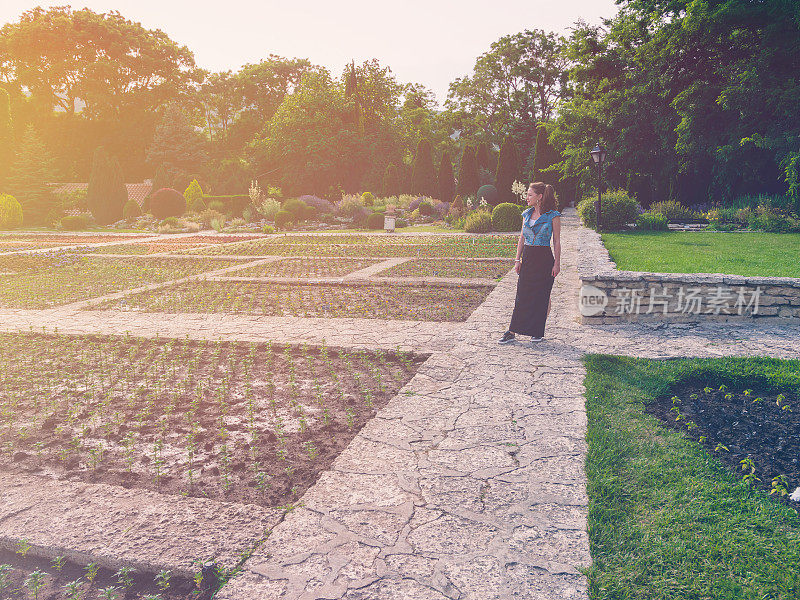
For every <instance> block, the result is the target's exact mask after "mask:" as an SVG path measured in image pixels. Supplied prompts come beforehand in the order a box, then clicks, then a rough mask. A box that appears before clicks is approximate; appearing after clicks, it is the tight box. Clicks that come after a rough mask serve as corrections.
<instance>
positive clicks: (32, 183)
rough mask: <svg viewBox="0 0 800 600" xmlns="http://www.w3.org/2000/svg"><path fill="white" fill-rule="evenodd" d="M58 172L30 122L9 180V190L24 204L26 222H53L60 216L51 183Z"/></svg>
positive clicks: (29, 223)
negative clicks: (49, 184)
mask: <svg viewBox="0 0 800 600" xmlns="http://www.w3.org/2000/svg"><path fill="white" fill-rule="evenodd" d="M55 173H56V171H55V168H54V167H53V158H52V157H51V156H50V153H49V152H48V151H47V148H46V147H45V145H44V142H42V140H41V138H39V136H38V135H37V133H36V130H35V129H34V128H33V125H28V127H27V129H26V130H25V134H24V135H23V136H22V143H21V144H20V149H19V153H18V154H17V157H16V160H15V161H14V163H13V165H12V167H11V173H10V174H9V176H8V179H7V182H6V187H7V188H8V192H9V193H10V194H11V195H12V196H14V197H15V198H16V199H17V201H19V203H20V205H21V206H22V214H23V219H24V221H23V224H24V225H25V226H28V225H49V224H50V222H51V221H53V220H55V219H57V218H58V217H59V216H60V211H59V207H58V199H57V198H56V197H55V195H54V194H53V192H52V191H51V189H50V187H49V186H48V183H52V182H53V180H54V179H55V176H56V175H55Z"/></svg>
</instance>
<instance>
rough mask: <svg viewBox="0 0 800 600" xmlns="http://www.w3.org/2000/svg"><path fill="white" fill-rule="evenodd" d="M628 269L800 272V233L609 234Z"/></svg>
mask: <svg viewBox="0 0 800 600" xmlns="http://www.w3.org/2000/svg"><path fill="white" fill-rule="evenodd" d="M603 243H604V244H605V246H606V248H607V249H608V252H609V254H610V255H611V260H613V261H614V262H615V263H617V268H619V269H620V270H623V271H650V272H654V273H726V274H730V275H745V276H758V275H760V276H765V277H800V261H798V257H799V256H800V233H763V232H758V231H756V232H747V233H726V232H705V231H700V232H688V231H663V232H630V233H604V234H603Z"/></svg>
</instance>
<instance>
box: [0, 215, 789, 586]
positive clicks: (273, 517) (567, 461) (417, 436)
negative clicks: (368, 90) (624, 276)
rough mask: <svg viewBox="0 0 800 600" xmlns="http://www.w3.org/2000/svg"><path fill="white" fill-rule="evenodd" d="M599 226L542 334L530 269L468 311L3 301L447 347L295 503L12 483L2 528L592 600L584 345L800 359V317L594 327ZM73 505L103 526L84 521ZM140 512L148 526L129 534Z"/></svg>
mask: <svg viewBox="0 0 800 600" xmlns="http://www.w3.org/2000/svg"><path fill="white" fill-rule="evenodd" d="M595 241H596V235H595V234H594V232H590V231H588V230H586V229H584V228H582V227H580V226H579V225H578V222H577V218H576V215H575V212H574V210H570V209H568V210H566V211H565V214H564V217H563V255H562V273H561V275H560V276H559V277H558V278H557V280H556V284H555V286H554V289H553V312H552V314H551V317H550V321H549V324H548V329H547V333H546V336H547V339H546V341H544V342H542V343H540V344H539V345H537V346H535V347H531V346H529V345H528V344H526V343H522V342H517V343H516V344H511V345H509V346H498V345H497V338H498V337H499V335H500V334H501V333H502V331H503V330H504V329H505V327H506V326H507V323H508V319H509V317H510V313H511V308H512V306H513V300H514V293H515V286H516V277H515V275H513V273H510V274H509V275H507V276H505V277H504V278H503V279H502V280H501V281H500V282H499V284H498V285H497V286H496V287H495V288H494V289H493V291H492V292H491V293H490V294H489V295H488V297H487V298H486V300H485V302H483V304H481V306H479V307H478V308H477V309H476V310H475V311H474V312H473V313H472V315H471V316H470V317H469V318H468V319H467V321H466V322H464V323H436V322H393V321H377V320H372V319H336V320H330V319H327V320H326V319H304V318H291V317H259V316H252V315H237V316H231V315H222V314H210V315H197V314H193V315H177V316H176V315H170V316H169V317H168V318H167V317H165V316H164V315H160V314H147V313H136V314H128V313H121V312H119V311H86V310H81V309H79V308H77V307H73V308H70V309H69V310H60V311H59V310H57V309H55V310H49V311H40V312H37V311H21V310H18V311H14V310H3V311H1V312H0V321H1V322H2V328H3V330H28V328H29V327H33V328H35V329H40V328H42V327H45V328H48V329H52V328H54V327H58V329H59V331H60V332H67V331H71V332H81V333H88V332H91V331H95V332H102V333H108V332H116V333H122V332H124V331H126V330H127V331H130V332H131V334H133V335H151V336H152V335H155V334H156V333H158V334H159V335H162V336H175V337H185V336H187V335H188V336H190V337H207V338H210V339H230V340H240V339H244V340H254V339H255V340H259V339H260V340H263V339H272V340H273V341H274V342H293V343H297V342H300V341H306V342H308V343H310V344H318V343H321V341H322V339H325V340H326V343H327V344H329V345H331V346H334V345H343V346H350V347H364V348H394V347H395V346H397V345H399V346H401V347H403V348H404V349H414V350H417V351H426V352H431V353H432V354H431V357H430V358H429V359H428V360H427V361H426V362H425V363H424V364H423V365H422V366H421V367H420V369H419V370H418V371H417V373H416V375H415V376H414V377H413V378H412V379H411V381H409V383H408V384H406V385H405V387H404V388H403V389H402V390H401V391H400V393H399V394H398V395H397V396H395V397H394V398H393V399H391V400H390V401H389V403H388V404H387V405H386V406H385V407H384V408H383V409H382V410H380V411H379V412H378V414H377V416H376V417H375V418H374V419H373V420H372V421H370V422H368V423H367V424H366V425H365V426H364V428H363V429H362V430H361V432H360V433H359V434H358V435H356V437H355V438H354V439H353V441H352V442H351V443H350V445H349V446H348V447H347V448H346V449H345V450H344V451H343V452H342V454H340V455H339V457H338V458H337V459H336V460H335V461H334V462H333V464H332V466H331V468H330V469H329V470H328V471H326V472H324V473H323V474H322V476H321V477H320V479H319V480H318V481H317V483H316V484H315V485H314V486H312V487H311V488H310V489H309V490H308V492H307V493H306V494H305V495H304V496H303V498H302V499H301V502H300V503H299V504H298V505H297V506H296V507H295V508H294V509H293V510H291V511H289V512H287V513H275V512H269V511H258V510H255V509H251V507H250V506H246V507H245V506H237V505H230V504H224V503H214V502H211V501H202V500H200V499H193V498H186V499H182V498H174V497H170V498H159V497H158V495H157V494H152V495H148V497H147V499H146V502H144V503H139V502H137V503H136V504H137V505H136V506H135V507H134V506H131V503H132V499H131V498H130V496H129V495H127V492H128V491H127V490H123V491H120V490H117V489H115V488H110V489H107V490H105V489H99V488H97V487H96V486H91V485H87V484H83V485H84V486H85V488H81V487H80V486H78V484H73V483H70V485H69V486H65V485H61V483H60V482H47V483H46V484H43V483H42V482H41V480H40V479H37V478H30V480H28V479H23V480H22V481H14V482H9V481H8V480H0V493H1V494H2V499H3V502H2V503H0V506H2V507H3V508H2V509H0V511H2V512H0V541H2V540H5V543H9V540H13V539H15V537H16V539H18V538H19V536H21V535H24V534H26V533H27V534H28V536H29V537H32V535H33V534H31V532H37V533H36V535H37V536H39V539H36V540H34V539H31V543H32V544H34V546H35V547H36V548H39V549H40V551H43V552H44V551H46V549H47V548H49V547H51V546H52V545H54V544H61V545H64V544H68V545H69V546H70V548H72V551H73V552H76V553H79V554H80V555H81V556H84V557H99V556H100V555H102V556H103V557H104V558H105V559H106V560H109V561H111V560H117V561H122V562H124V563H126V564H137V561H138V563H142V562H145V563H146V562H148V561H149V562H150V563H151V564H153V565H156V566H159V568H164V567H165V566H170V565H176V568H177V566H180V568H184V569H185V568H186V561H187V560H188V559H189V558H196V557H197V556H198V555H203V556H204V557H205V556H207V555H208V554H213V553H216V555H217V556H220V557H223V556H229V557H230V556H234V555H236V553H237V552H242V551H244V550H247V551H250V550H252V554H249V556H248V557H247V559H246V560H245V561H244V562H243V563H242V570H241V572H240V574H239V575H238V576H237V577H235V578H233V579H232V580H231V581H230V582H229V583H228V584H227V585H226V586H225V587H224V588H223V589H222V590H221V591H220V593H219V595H218V597H219V598H222V599H225V600H234V599H237V600H239V599H241V600H244V599H248V600H249V599H259V600H261V599H272V598H293V599H304V598H331V599H334V598H337V599H338V598H347V599H356V598H364V599H366V598H381V599H401V598H402V599H412V600H423V599H424V600H429V599H434V600H439V599H467V598H470V599H481V600H483V599H494V598H498V599H499V598H531V599H533V598H536V599H550V598H552V599H556V598H558V599H559V600H572V599H581V600H584V599H586V598H587V596H588V593H587V585H586V580H585V578H584V577H583V576H582V575H581V574H580V571H579V570H578V568H579V567H581V566H586V565H588V564H589V561H590V557H589V549H588V548H589V546H588V537H587V532H586V507H587V497H586V481H585V475H584V472H583V464H584V458H585V452H586V446H585V430H586V416H585V410H584V397H583V393H584V391H585V390H584V387H583V379H584V376H585V370H584V368H583V365H582V363H581V357H582V355H583V354H584V353H585V352H608V353H614V354H626V355H632V356H641V357H648V358H667V357H677V356H699V357H710V356H723V355H769V356H774V357H779V358H798V350H797V343H796V342H797V335H796V332H795V331H792V330H789V329H786V328H781V327H780V326H777V325H761V324H760V323H758V322H757V321H756V322H752V323H743V324H726V326H725V327H724V328H721V327H718V326H717V327H713V326H708V325H694V326H687V325H664V326H661V325H660V324H652V325H646V324H622V325H613V326H596V327H587V326H583V325H581V324H580V322H579V321H580V320H579V316H578V311H577V299H578V290H579V287H580V280H579V278H578V274H577V267H576V265H577V261H578V260H579V258H580V259H581V260H583V259H585V256H584V255H585V254H586V253H587V252H596V251H597V247H596V245H595ZM74 486H78V487H77V488H76V487H74ZM43 487H47V491H46V492H43V491H42V488H43ZM43 497H44V498H46V499H47V502H46V503H45V504H44V506H43V508H42V507H39V506H37V505H36V499H37V498H43ZM28 498H31V499H30V500H29V499H28ZM83 498H94V500H95V502H96V503H97V504H96V506H98V508H96V509H94V510H92V508H91V503H87V502H86V500H85V499H83ZM101 502H102V503H104V506H103V510H100V509H99V503H101ZM145 506H146V509H145V508H143V507H145ZM6 507H9V508H6ZM87 511H88V512H87ZM226 511H227V512H226ZM143 512H146V513H147V516H146V517H145V516H144V515H143ZM231 513H232V514H231ZM73 514H75V515H81V516H82V518H83V520H82V522H83V523H91V527H87V528H86V529H87V531H86V532H84V531H82V530H81V528H80V527H78V526H76V525H74V523H77V522H79V521H76V520H73V519H72V518H71V517H72V515H73ZM131 515H133V516H131ZM90 517H91V519H90ZM195 518H196V519H197V521H193V519H195ZM37 519H38V520H37ZM126 519H131V521H130V522H131V523H134V525H135V535H134V534H131V533H130V532H129V531H127V530H123V527H122V525H121V523H124V522H127V521H126ZM45 523H51V524H52V523H55V524H56V527H55V528H54V527H52V526H51V527H47V526H45ZM59 529H60V530H61V532H62V533H63V534H62V535H59V534H58V531H59ZM48 531H49V532H50V533H49V534H48V533H47V532H48ZM198 533H199V535H198ZM264 534H268V535H266V537H264ZM48 535H49V536H50V537H48ZM92 536H93V537H92ZM151 539H152V541H151ZM143 540H147V542H146V543H145V542H144V541H143ZM201 546H205V547H206V548H209V552H206V553H203V550H202V548H200V547H201ZM211 549H213V552H211V551H210V550H211ZM98 560H99V558H98ZM228 560H232V559H228ZM223 562H224V561H223Z"/></svg>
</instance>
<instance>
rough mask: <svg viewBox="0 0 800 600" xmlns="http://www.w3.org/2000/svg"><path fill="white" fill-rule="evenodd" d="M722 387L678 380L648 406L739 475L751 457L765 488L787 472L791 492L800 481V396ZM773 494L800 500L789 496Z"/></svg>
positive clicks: (760, 484)
mask: <svg viewBox="0 0 800 600" xmlns="http://www.w3.org/2000/svg"><path fill="white" fill-rule="evenodd" d="M722 388H723V389H719V388H718V387H715V388H713V389H712V388H710V387H707V386H705V385H704V384H703V383H702V382H701V383H698V382H686V383H683V384H681V385H678V386H676V387H675V388H674V389H673V390H672V391H671V394H670V395H665V396H662V397H659V398H657V399H656V400H655V401H654V402H653V403H651V404H650V405H648V406H647V411H648V412H649V413H651V414H653V415H655V416H657V417H658V418H659V419H661V420H662V421H664V423H665V424H666V425H668V426H669V427H672V428H673V429H679V430H682V431H684V432H685V433H686V435H688V436H689V437H690V438H692V439H694V440H696V441H697V442H699V443H701V444H702V445H703V446H704V447H705V448H706V449H707V450H708V451H709V452H710V453H712V454H714V455H715V456H717V457H718V458H719V459H720V460H721V461H722V462H723V463H724V464H725V465H726V466H727V467H728V468H730V469H731V470H733V471H734V472H736V473H737V474H738V475H739V476H745V475H747V474H748V473H750V471H751V469H750V465H746V466H745V468H744V469H743V468H742V467H743V465H742V463H741V461H742V460H745V459H750V460H752V463H753V464H752V467H753V468H754V469H755V470H754V471H753V475H754V476H755V477H757V478H758V479H760V480H761V481H756V480H754V479H751V481H752V482H753V483H756V484H757V485H758V486H759V487H761V488H763V489H765V490H768V491H769V490H772V487H773V483H772V482H773V478H775V477H779V476H781V475H783V476H784V477H785V478H786V482H787V487H788V492H789V494H791V493H792V492H793V491H794V490H795V489H796V488H797V487H798V486H800V402H799V401H798V398H797V396H796V395H795V394H793V393H790V392H785V393H783V394H782V395H781V397H780V398H779V394H777V393H775V392H769V393H766V392H761V391H759V390H758V389H757V388H755V389H752V390H745V389H736V390H733V389H727V388H725V387H724V386H722ZM673 398H678V400H679V401H674V400H673ZM676 419H677V420H676ZM694 425H696V427H695V426H694ZM772 495H773V497H775V498H779V499H780V500H782V501H783V502H786V503H788V504H789V505H791V506H793V507H796V506H797V503H796V502H791V501H789V500H788V499H787V498H786V496H782V495H781V494H779V493H774V494H772Z"/></svg>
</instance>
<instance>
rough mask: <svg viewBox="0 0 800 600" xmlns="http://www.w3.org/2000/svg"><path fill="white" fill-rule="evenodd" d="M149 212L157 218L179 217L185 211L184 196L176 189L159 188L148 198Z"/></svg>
mask: <svg viewBox="0 0 800 600" xmlns="http://www.w3.org/2000/svg"><path fill="white" fill-rule="evenodd" d="M150 212H151V213H153V216H154V217H155V218H157V219H159V220H162V219H166V218H167V217H180V216H181V215H182V214H183V213H185V212H186V198H184V197H183V194H181V193H180V192H179V191H178V190H173V189H172V188H161V189H160V190H158V191H157V192H156V193H155V194H153V196H152V197H151V198H150Z"/></svg>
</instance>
